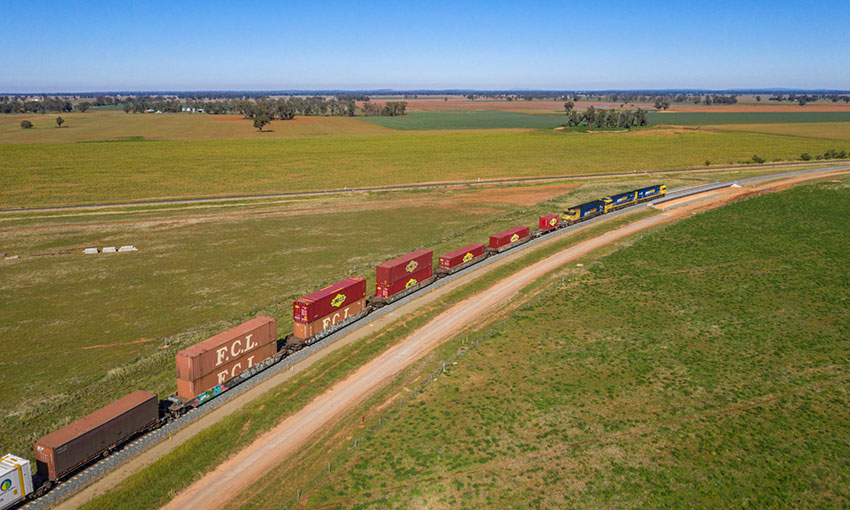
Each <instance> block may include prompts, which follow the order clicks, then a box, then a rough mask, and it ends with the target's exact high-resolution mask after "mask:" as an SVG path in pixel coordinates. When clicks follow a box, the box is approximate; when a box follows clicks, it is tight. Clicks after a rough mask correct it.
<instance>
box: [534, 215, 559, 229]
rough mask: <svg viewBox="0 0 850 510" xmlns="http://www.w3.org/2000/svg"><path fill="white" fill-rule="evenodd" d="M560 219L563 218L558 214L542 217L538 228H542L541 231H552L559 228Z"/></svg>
mask: <svg viewBox="0 0 850 510" xmlns="http://www.w3.org/2000/svg"><path fill="white" fill-rule="evenodd" d="M560 218H561V217H560V216H558V215H557V214H547V215H545V216H541V217H540V222H539V224H538V225H537V226H538V227H540V230H552V229H553V228H555V227H557V226H558V223H559V222H560Z"/></svg>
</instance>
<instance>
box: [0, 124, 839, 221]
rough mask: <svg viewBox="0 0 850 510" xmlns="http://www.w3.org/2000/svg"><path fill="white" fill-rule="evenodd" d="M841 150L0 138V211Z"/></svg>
mask: <svg viewBox="0 0 850 510" xmlns="http://www.w3.org/2000/svg"><path fill="white" fill-rule="evenodd" d="M842 148H844V147H836V143H835V141H833V140H817V139H811V138H797V137H788V136H775V135H765V134H757V133H715V132H712V133H706V132H693V133H669V132H660V133H600V134H595V135H587V134H582V133H552V132H508V133H505V132H499V133H462V134H409V135H405V136H377V137H372V136H359V137H331V138H300V139H290V140H217V141H161V142H156V143H150V142H123V143H85V144H82V143H81V144H9V145H0V151H2V154H3V157H2V158H0V208H14V207H25V206H41V205H68V204H82V203H97V202H115V201H125V200H142V199H146V198H157V197H158V198H162V197H177V196H181V197H185V196H209V195H235V194H246V193H273V192H289V191H306V190H317V189H329V188H343V187H362V186H381V185H391V184H401V183H413V182H433V181H443V180H452V179H465V180H475V179H478V178H496V177H529V176H547V175H549V176H551V175H569V174H592V173H609V172H631V171H647V170H664V169H674V168H683V167H703V166H704V164H705V161H706V160H710V161H711V162H712V163H714V164H727V163H735V162H741V161H749V160H750V158H751V157H752V155H753V154H758V155H760V156H761V157H763V158H766V159H767V160H768V161H773V160H785V159H795V158H798V157H799V156H800V154H801V153H803V152H808V153H810V154H820V153H823V152H825V151H826V150H828V149H836V150H841V149H842ZM847 148H850V147H847Z"/></svg>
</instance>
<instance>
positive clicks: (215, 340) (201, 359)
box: [175, 317, 277, 380]
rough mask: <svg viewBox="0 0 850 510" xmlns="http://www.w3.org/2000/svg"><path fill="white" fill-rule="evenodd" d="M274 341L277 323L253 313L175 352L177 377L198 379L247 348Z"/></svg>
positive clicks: (248, 350) (261, 345) (240, 355)
mask: <svg viewBox="0 0 850 510" xmlns="http://www.w3.org/2000/svg"><path fill="white" fill-rule="evenodd" d="M276 342H277V323H276V322H275V320H274V319H272V318H270V317H257V318H256V319H251V320H249V321H248V322H243V323H242V324H240V325H238V326H236V327H235V328H231V329H228V330H227V331H225V332H223V333H219V334H217V335H216V336H214V337H212V338H208V339H206V340H204V341H203V342H199V343H197V344H195V345H193V346H191V347H187V348H186V349H183V350H182V351H180V352H178V353H177V355H176V356H175V358H176V362H177V377H178V378H180V379H186V380H193V379H199V378H201V377H203V376H205V375H207V374H209V373H211V372H214V371H215V370H216V369H217V368H218V367H220V366H222V365H224V364H226V363H230V362H231V361H233V360H235V359H237V358H241V357H243V356H244V355H245V354H248V353H249V352H251V351H253V350H255V349H259V348H260V347H263V346H265V345H268V344H275V343H276Z"/></svg>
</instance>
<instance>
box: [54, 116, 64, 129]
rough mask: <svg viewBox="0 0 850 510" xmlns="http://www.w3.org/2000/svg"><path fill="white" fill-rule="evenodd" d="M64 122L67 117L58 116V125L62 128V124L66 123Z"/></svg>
mask: <svg viewBox="0 0 850 510" xmlns="http://www.w3.org/2000/svg"><path fill="white" fill-rule="evenodd" d="M64 123H65V119H63V118H62V117H56V127H60V128H61V127H62V124H64Z"/></svg>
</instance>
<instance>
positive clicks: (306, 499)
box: [235, 178, 850, 510]
mask: <svg viewBox="0 0 850 510" xmlns="http://www.w3.org/2000/svg"><path fill="white" fill-rule="evenodd" d="M848 221H850V187H849V186H848V181H847V179H846V178H845V179H843V182H841V183H838V184H834V183H832V184H822V185H814V186H804V187H801V188H796V189H793V190H789V191H786V192H782V193H776V194H771V195H766V196H762V197H758V198H754V199H750V200H747V201H744V202H739V203H736V204H733V205H730V206H728V207H725V208H723V209H720V210H716V211H712V212H708V213H705V214H701V215H698V216H695V217H693V218H691V219H688V220H685V221H682V222H680V223H677V224H674V225H671V226H669V227H667V228H665V229H663V230H660V231H657V232H655V233H652V234H649V235H645V236H642V237H641V238H640V239H639V240H637V241H636V242H635V243H634V244H633V245H632V246H631V247H628V248H624V249H621V250H620V251H618V252H616V253H614V254H612V255H610V256H608V257H606V258H604V259H602V260H601V261H599V262H598V263H595V264H593V265H591V266H590V268H589V270H587V271H577V270H566V271H564V272H563V273H561V275H563V276H565V277H566V278H567V281H566V283H565V284H560V282H559V281H558V280H559V279H560V276H561V275H553V277H552V278H550V279H549V280H547V281H546V282H544V283H542V284H541V287H546V288H549V289H550V291H549V292H548V293H544V294H541V296H542V299H541V300H540V301H539V302H536V303H535V302H532V303H531V304H529V305H526V306H524V307H523V308H522V309H520V310H519V311H518V312H517V313H516V315H515V316H513V317H512V318H511V319H509V320H508V321H506V322H505V323H504V324H503V325H502V326H500V327H499V326H497V327H496V328H494V329H492V330H490V332H489V333H487V332H484V331H482V332H481V333H480V334H479V335H478V336H479V337H480V338H482V339H483V341H482V343H481V344H480V345H479V346H478V347H477V348H473V349H470V345H469V343H466V345H464V344H463V343H462V342H461V340H460V339H458V340H453V341H452V342H450V343H449V344H447V345H446V346H444V349H443V352H441V353H440V355H441V356H443V357H432V358H431V359H430V360H429V362H430V368H429V369H428V370H422V372H423V373H426V374H427V373H432V372H433V371H435V370H436V368H437V367H438V366H439V361H440V360H446V359H448V360H449V361H450V363H449V371H448V373H447V374H445V375H444V376H441V377H440V378H439V379H438V380H437V382H434V383H431V384H428V385H425V386H422V387H423V388H424V393H419V395H418V396H417V397H416V398H413V395H412V394H411V393H410V392H409V391H408V390H409V389H410V388H413V387H415V386H417V387H418V386H419V385H421V384H422V378H421V376H419V377H418V378H417V377H416V376H415V374H410V373H408V374H407V376H406V377H405V376H401V377H400V378H399V381H398V382H397V383H396V384H395V385H394V388H393V389H392V390H389V391H388V392H387V393H385V394H384V396H383V398H386V394H389V395H392V394H393V393H392V392H393V391H394V392H398V394H397V395H396V397H398V396H404V398H405V405H404V407H403V408H401V409H399V406H398V405H396V406H391V407H390V408H389V409H385V410H383V411H380V412H378V413H375V414H371V415H370V416H369V418H370V420H369V422H370V423H369V426H368V427H367V428H366V429H365V430H364V429H358V428H357V426H356V425H353V424H352V423H351V422H354V421H355V418H356V417H357V416H359V415H360V413H362V412H364V411H363V409H360V410H355V411H354V412H352V415H353V416H352V417H349V419H350V422H349V424H348V426H347V427H346V428H345V429H343V430H347V431H348V433H349V434H351V435H353V436H354V437H359V438H360V442H359V447H358V448H357V449H354V448H352V442H353V441H352V440H349V439H347V440H345V441H344V442H343V444H340V440H339V436H340V435H341V434H339V435H336V436H334V437H333V439H332V440H330V441H327V440H321V441H317V442H316V444H314V445H312V446H311V448H310V450H311V453H310V454H309V455H308V454H306V453H305V454H301V455H300V456H299V457H298V458H296V459H292V462H290V463H288V464H287V465H282V466H281V467H280V468H279V469H278V470H275V472H273V473H270V474H269V475H268V476H266V477H264V479H263V480H260V481H258V483H257V484H256V487H255V488H254V489H252V490H251V492H250V493H249V494H248V495H246V496H249V497H250V499H249V500H248V501H247V502H246V503H244V504H243V505H241V506H240V505H236V506H235V508H243V509H245V510H248V509H254V508H265V507H268V505H270V504H274V505H275V506H276V507H278V508H300V507H301V505H299V504H297V503H296V502H295V498H294V494H295V492H296V489H301V493H302V494H303V496H302V501H301V504H303V505H305V506H306V507H307V508H341V507H344V508H356V509H365V508H401V507H424V508H484V507H490V508H492V507H499V508H601V507H618V508H621V507H628V508H647V507H653V508H655V507H664V508H667V507H675V508H679V507H688V508H693V507H697V508H709V507H718V506H721V507H742V506H747V507H750V506H755V507H788V508H813V507H824V508H834V507H838V508H840V507H844V506H846V505H847V503H848V501H850V489H848V487H850V474H848V473H850V471H848V470H847V465H848V463H850V443H848V441H847V440H846V438H847V437H848V435H850V416H848V414H847V410H846V402H847V396H848V394H850V372H848V367H850V364H848V362H850V340H849V339H850V296H848V294H847V292H846V289H847V288H850V256H848V254H847V250H846V247H847V246H848V245H850V231H848V230H847V229H846V228H844V225H846V223H847V222H848ZM553 283H554V284H555V285H554V286H553V285H552V284H553ZM473 336H475V335H473ZM453 353H457V354H460V353H465V355H463V356H459V355H454V356H452V355H453ZM451 360H457V363H458V364H457V365H452V363H451ZM402 387H405V389H402ZM379 402H380V400H377V401H376V400H372V401H371V402H370V406H372V407H374V406H375V405H376V404H377V403H379ZM378 416H382V417H383V426H382V427H381V428H380V429H378V428H377V427H376V426H375V425H376V424H374V423H372V422H375V421H377V417H378ZM328 462H330V463H331V466H332V470H331V473H330V474H328V473H327V469H326V466H327V463H328Z"/></svg>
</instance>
